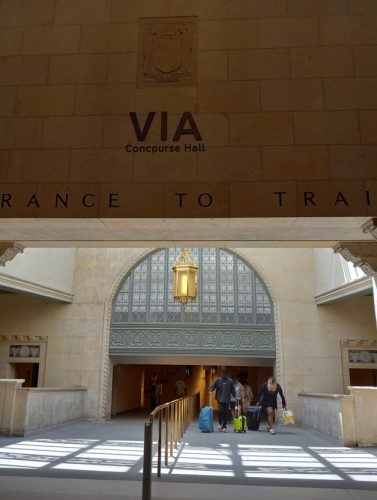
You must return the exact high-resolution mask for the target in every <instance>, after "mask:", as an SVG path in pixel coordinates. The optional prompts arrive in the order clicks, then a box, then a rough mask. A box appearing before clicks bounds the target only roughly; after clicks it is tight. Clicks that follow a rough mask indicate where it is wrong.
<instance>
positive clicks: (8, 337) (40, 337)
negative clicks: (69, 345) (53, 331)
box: [0, 334, 47, 342]
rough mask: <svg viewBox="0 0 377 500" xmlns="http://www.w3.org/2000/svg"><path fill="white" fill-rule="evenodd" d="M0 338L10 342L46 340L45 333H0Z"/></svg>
mask: <svg viewBox="0 0 377 500" xmlns="http://www.w3.org/2000/svg"><path fill="white" fill-rule="evenodd" d="M0 339H3V340H8V341H10V342H47V337H46V336H45V335H5V334H3V335H0Z"/></svg>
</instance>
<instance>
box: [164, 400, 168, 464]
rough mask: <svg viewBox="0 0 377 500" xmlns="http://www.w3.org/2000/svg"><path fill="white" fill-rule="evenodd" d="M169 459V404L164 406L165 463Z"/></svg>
mask: <svg viewBox="0 0 377 500" xmlns="http://www.w3.org/2000/svg"><path fill="white" fill-rule="evenodd" d="M168 460H169V406H167V407H166V408H165V465H168Z"/></svg>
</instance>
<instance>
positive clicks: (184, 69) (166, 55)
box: [138, 17, 197, 87]
mask: <svg viewBox="0 0 377 500" xmlns="http://www.w3.org/2000/svg"><path fill="white" fill-rule="evenodd" d="M196 42H197V20H196V18H189V17H185V18H179V17H171V18H153V19H141V20H140V41H139V53H138V86H139V87H143V86H153V85H162V84H178V85H193V84H194V83H195V81H196V74H197V62H196V58H197V48H196Z"/></svg>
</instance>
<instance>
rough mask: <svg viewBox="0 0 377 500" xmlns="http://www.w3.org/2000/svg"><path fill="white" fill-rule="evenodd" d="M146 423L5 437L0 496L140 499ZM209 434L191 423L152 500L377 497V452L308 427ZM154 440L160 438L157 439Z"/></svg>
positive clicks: (0, 449)
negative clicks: (273, 432)
mask: <svg viewBox="0 0 377 500" xmlns="http://www.w3.org/2000/svg"><path fill="white" fill-rule="evenodd" d="M143 422H144V419H143V418H140V416H139V415H136V416H135V415H134V416H132V415H131V416H128V418H118V419H115V420H112V421H111V422H101V423H99V422H79V423H75V424H72V425H67V426H64V427H60V428H57V429H53V430H49V431H46V432H43V433H39V434H33V435H29V436H27V437H25V438H1V439H0V498H1V499H2V500H7V499H9V500H11V499H15V500H16V499H17V500H18V499H20V500H21V498H22V499H23V500H27V499H41V500H42V499H51V500H55V499H59V500H60V499H77V500H81V499H83V500H84V499H89V498H103V499H109V500H110V499H113V498H114V499H115V498H117V499H118V498H125V499H130V500H131V499H136V498H139V499H140V498H141V479H142V466H143ZM264 429H265V427H264V425H263V424H262V426H261V429H260V430H259V431H258V432H247V433H246V434H238V433H234V432H233V429H232V427H231V426H230V427H229V430H228V432H227V433H222V432H217V431H216V430H215V432H214V433H211V434H202V433H200V432H199V430H198V428H197V425H196V424H192V425H191V426H190V428H189V429H188V431H187V432H186V433H185V435H184V439H183V441H182V443H181V444H180V446H179V447H178V449H177V450H175V451H174V456H173V457H171V458H170V459H169V465H168V466H167V467H166V466H164V467H163V469H162V477H161V479H157V478H156V477H155V469H156V456H155V458H154V465H153V469H154V470H153V472H154V480H153V485H152V498H153V499H160V498H161V499H163V498H169V499H170V498H171V499H174V498H177V499H180V500H185V499H186V498H187V499H189V498H190V499H192V498H197V499H201V498H202V499H209V500H210V499H223V498H224V499H225V498H226V499H231V498H233V497H234V498H237V499H246V498H247V499H252V498H258V499H268V498H272V496H274V495H278V497H279V498H283V499H284V500H285V499H286V498H290V499H296V498H297V499H298V498H308V499H313V500H314V499H317V498H318V499H321V500H323V499H327V498H328V499H330V498H331V499H337V498H339V500H340V499H341V498H342V499H344V498H346V499H347V498H350V499H355V500H356V499H364V498H365V499H367V500H369V499H377V449H376V448H345V447H342V446H339V444H338V443H337V442H336V441H334V440H331V439H329V438H327V437H325V436H323V435H321V434H319V433H316V432H311V431H309V430H306V429H301V428H300V427H281V426H280V427H279V426H278V427H277V431H278V433H277V434H276V435H275V436H273V435H270V434H269V433H267V432H265V430H264ZM155 437H156V436H155Z"/></svg>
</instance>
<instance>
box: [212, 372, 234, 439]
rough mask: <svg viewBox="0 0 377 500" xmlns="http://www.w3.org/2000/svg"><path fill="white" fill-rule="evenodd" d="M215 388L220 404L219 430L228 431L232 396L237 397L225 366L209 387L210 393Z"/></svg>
mask: <svg viewBox="0 0 377 500" xmlns="http://www.w3.org/2000/svg"><path fill="white" fill-rule="evenodd" d="M214 390H215V391H216V396H215V397H216V400H217V402H218V404H219V430H221V431H223V432H226V431H227V421H228V414H229V403H230V398H231V396H233V397H236V389H235V387H234V383H233V380H232V379H231V378H230V377H229V376H228V374H227V372H226V368H225V367H223V368H222V370H221V376H220V377H218V378H217V379H216V380H215V381H214V383H213V384H212V385H211V387H210V388H209V392H210V394H211V393H212V392H213V391H214Z"/></svg>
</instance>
